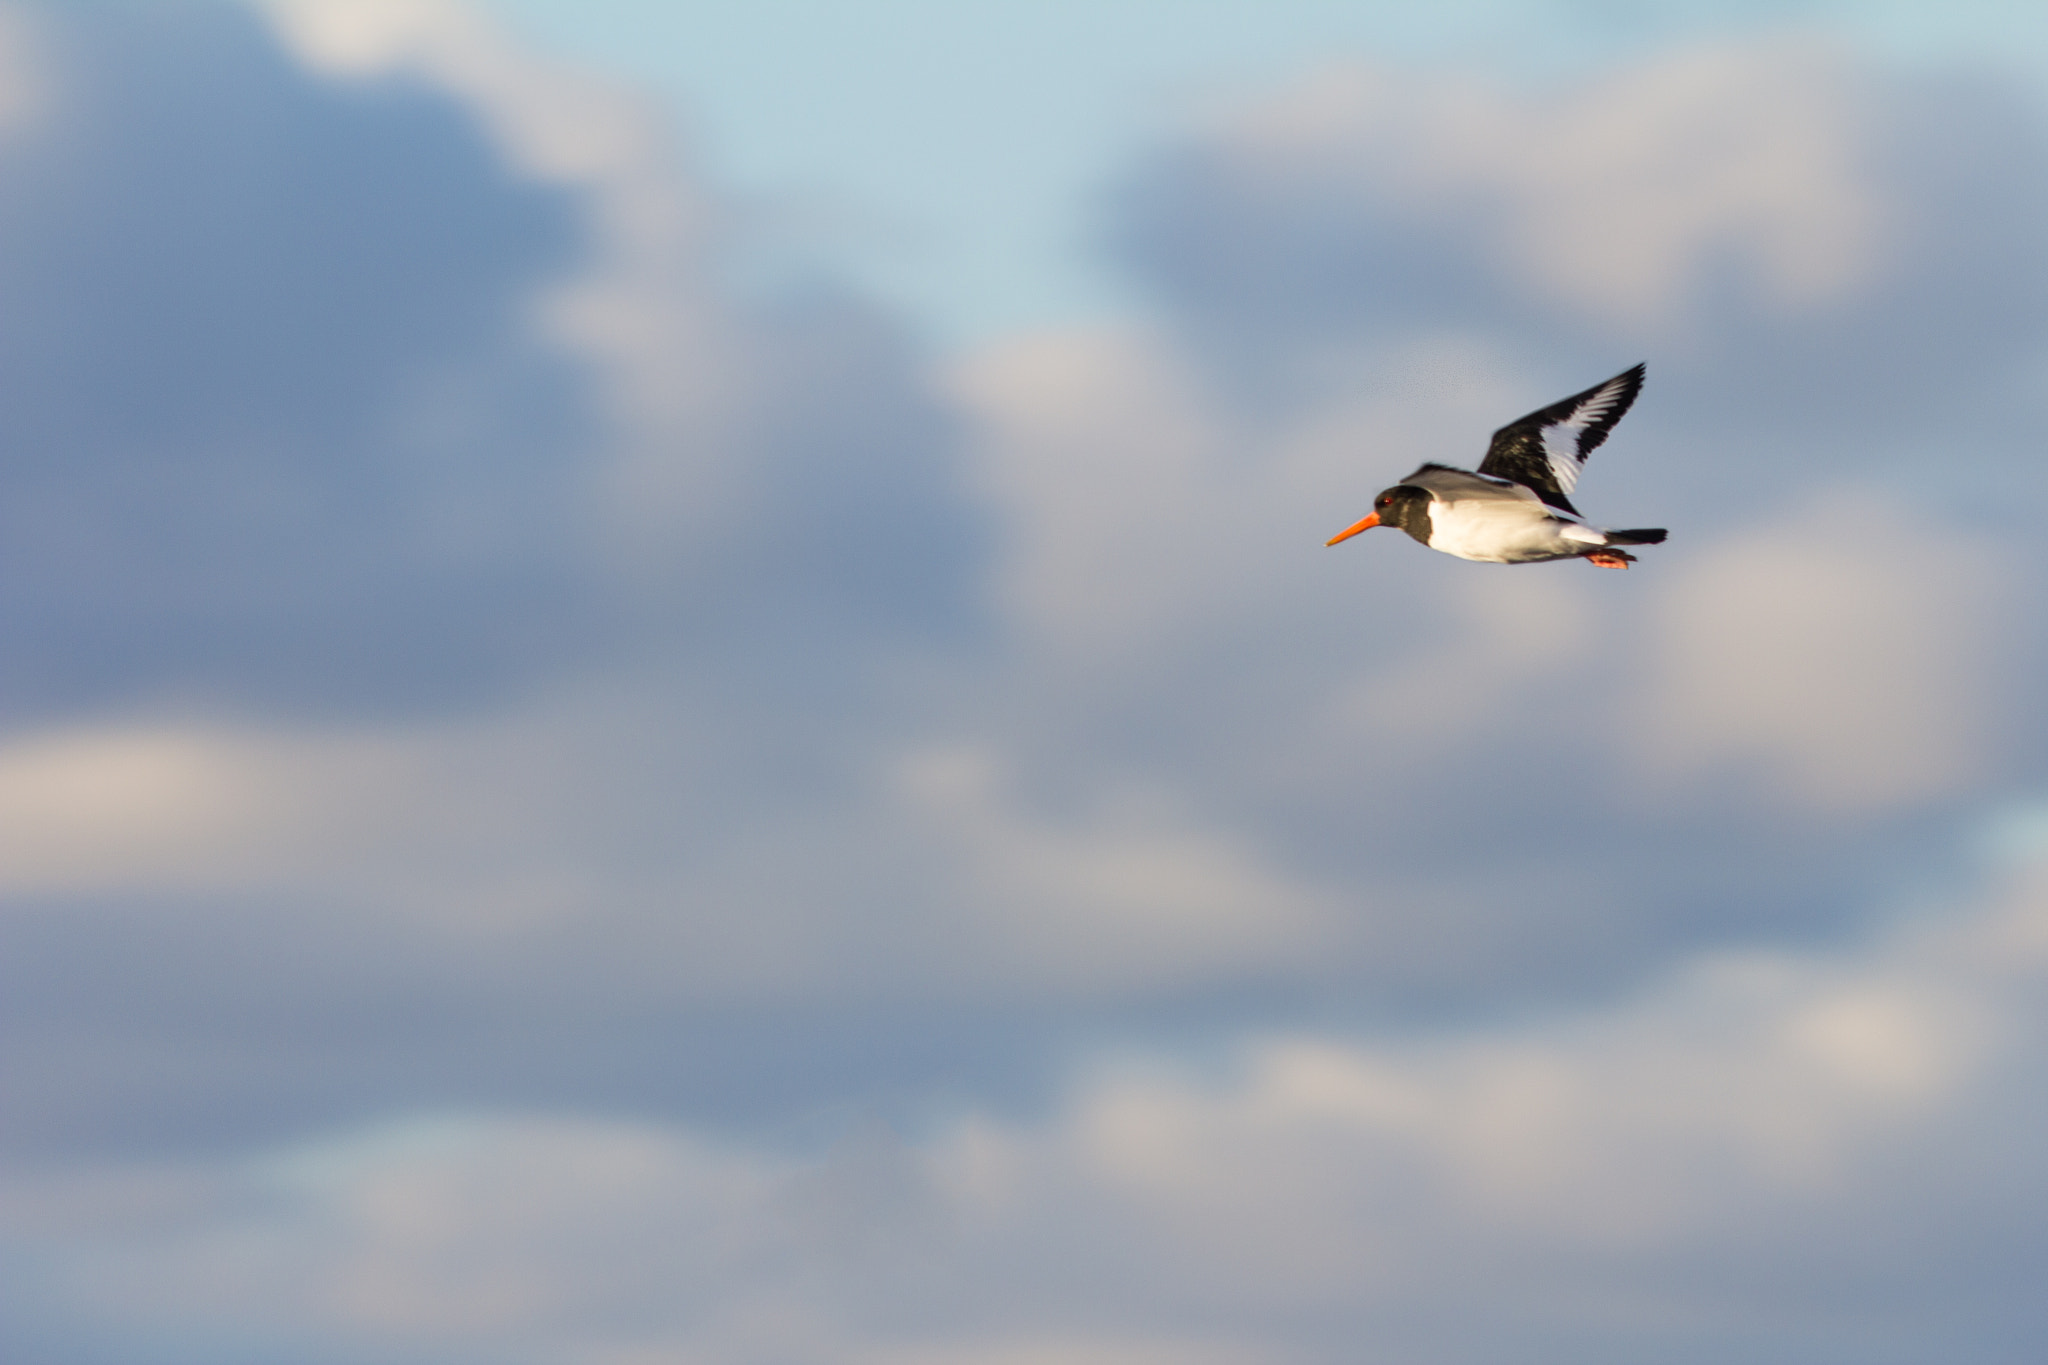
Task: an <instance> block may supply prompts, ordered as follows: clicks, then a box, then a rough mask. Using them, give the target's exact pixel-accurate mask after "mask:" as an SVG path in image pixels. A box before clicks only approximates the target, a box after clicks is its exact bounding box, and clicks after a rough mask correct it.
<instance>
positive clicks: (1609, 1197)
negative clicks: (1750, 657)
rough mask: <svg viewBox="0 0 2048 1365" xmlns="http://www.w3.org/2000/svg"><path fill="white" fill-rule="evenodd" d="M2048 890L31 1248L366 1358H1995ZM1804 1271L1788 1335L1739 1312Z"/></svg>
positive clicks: (334, 1164)
mask: <svg viewBox="0 0 2048 1365" xmlns="http://www.w3.org/2000/svg"><path fill="white" fill-rule="evenodd" d="M2038 872H2039V868H2038V867H2034V868H2032V869H2031V870H2024V871H2023V872H2022V874H2021V875H2020V876H2019V877H2018V878H2017V879H2016V880H2013V881H2010V882H2006V883H2004V884H2002V885H1999V886H1996V887H1995V888H1993V889H1992V891H1991V892H1990V894H1988V895H1987V896H1986V898H1985V899H1984V900H1983V901H1982V902H1981V903H1979V904H1975V905H1969V906H1957V907H1956V908H1955V909H1954V911H1953V912H1952V913H1950V914H1948V915H1946V916H1944V918H1943V919H1941V920H1940V921H1938V922H1934V923H1930V924H1922V925H1915V926H1907V927H1901V928H1897V929H1894V930H1892V931H1890V932H1888V933H1886V934H1883V935H1880V936H1878V937H1877V938H1875V939H1873V940H1871V941H1870V942H1868V943H1867V944H1864V945H1862V946H1858V947H1853V948H1850V949H1848V950H1846V951H1839V952H1833V953H1826V954H1812V953H1809V954H1791V953H1782V952H1779V953H1748V954H1742V955H1726V956H1721V957H1717V958H1709V959H1705V960H1703V961H1701V962H1699V963H1697V964H1695V965H1693V966H1691V967H1688V968H1687V969H1685V970H1683V971H1680V972H1678V973H1675V974H1673V975H1671V976H1669V977H1667V978H1666V979H1664V980H1663V981H1661V982H1659V983H1657V984H1656V985H1655V986H1654V987H1653V988H1651V989H1649V990H1646V991H1645V992H1643V993H1641V994H1640V995H1639V996H1637V997H1636V998H1634V999H1631V1000H1628V1001H1625V1002H1621V1003H1618V1004H1615V1005H1612V1006H1608V1007H1603V1008H1599V1009H1593V1010H1587V1011H1581V1012H1577V1013H1574V1014H1572V1015H1569V1016H1566V1017H1562V1018H1557V1019H1554V1020H1553V1021H1551V1022H1548V1023H1542V1024H1529V1023H1506V1024H1501V1025H1494V1026H1487V1027H1478V1028H1473V1029H1470V1030H1466V1031H1464V1032H1462V1033H1460V1034H1454V1035H1450V1036H1439V1037H1433V1038H1425V1039H1418V1040H1414V1041H1410V1042H1391V1041H1375V1040H1371V1039H1368V1038H1359V1037H1354V1036H1346V1035H1344V1034H1341V1033H1321V1034H1317V1033H1301V1032H1295V1033H1288V1034H1277V1035H1274V1034H1266V1035H1259V1034H1253V1035H1249V1036H1243V1037H1241V1038H1240V1039H1238V1040H1237V1041H1236V1043H1235V1044H1234V1045H1233V1046H1232V1047H1231V1048H1230V1049H1229V1050H1228V1052H1227V1053H1225V1054H1224V1055H1223V1056H1221V1057H1219V1058H1217V1059H1216V1060H1215V1061H1214V1062H1213V1063H1212V1064H1211V1065H1210V1066H1209V1067H1208V1068H1207V1069H1206V1070H1204V1071H1190V1070H1189V1069H1188V1068H1187V1067H1186V1066H1185V1065H1184V1064H1181V1063H1177V1062H1174V1061H1172V1060H1171V1059H1167V1058H1161V1057H1158V1056H1153V1057H1145V1056H1142V1055H1132V1056H1129V1057H1127V1058H1126V1059H1124V1060H1122V1061H1118V1062H1114V1063H1110V1064H1105V1065H1100V1066H1098V1067H1097V1068H1096V1069H1095V1070H1094V1072H1093V1074H1091V1075H1088V1076H1086V1077H1083V1078H1080V1079H1077V1080H1076V1081H1075V1082H1074V1083H1072V1085H1071V1086H1070V1087H1069V1089H1068V1090H1067V1093H1066V1094H1065V1095H1064V1096H1063V1097H1062V1098H1061V1099H1060V1101H1059V1102H1058V1104H1057V1105H1056V1106H1054V1108H1053V1109H1052V1110H1051V1111H1050V1112H1048V1113H1046V1114H1045V1115H1044V1116H1043V1117H1041V1118H1037V1119H1031V1120H1017V1119H1001V1118H997V1117H995V1116H993V1115H990V1114H986V1113H969V1114H965V1115H961V1116H958V1117H956V1118H954V1119H952V1120H949V1121H947V1122H945V1123H943V1124H942V1125H941V1126H939V1127H938V1128H936V1129H934V1130H933V1131H932V1132H931V1133H930V1134H929V1135H928V1136H925V1137H923V1138H920V1139H919V1140H918V1141H916V1142H914V1143H905V1142H904V1141H903V1140H902V1139H900V1138H898V1137H896V1136H894V1135H893V1134H891V1133H890V1132H888V1131H887V1130H886V1129H881V1128H875V1127H872V1126H870V1127H867V1128H855V1129H853V1130H851V1131H849V1132H848V1134H847V1135H846V1137H845V1138H844V1139H843V1140H842V1142H841V1143H840V1144H839V1145H838V1146H837V1147H835V1148H834V1149H833V1150H832V1151H831V1152H829V1153H827V1154H825V1155H823V1156H822V1157H821V1156H819V1155H807V1154H803V1153H792V1152H788V1151H778V1150H777V1149H775V1148H774V1147H768V1146H751V1147H750V1146H745V1145H735V1144H733V1143H731V1142H729V1141H718V1140H712V1139H708V1138H706V1137H704V1136H702V1135H698V1134H693V1133H691V1132H689V1131H688V1130H686V1129H678V1128H673V1127H663V1126H658V1125H650V1124H646V1123H632V1122H619V1121H605V1120H598V1119H591V1118H551V1117H546V1116H540V1115H534V1116H521V1115H498V1116H491V1115H478V1116H474V1117H468V1118H461V1119H447V1120H436V1121H408V1122H405V1123H401V1124H397V1125H393V1126H386V1127H381V1128H376V1129H372V1130H369V1131H363V1132H358V1133H355V1134H352V1135H348V1136H345V1137H337V1138H334V1139H331V1140H328V1141H325V1142H322V1143H320V1144H316V1145H312V1146H303V1147H298V1148H294V1149H286V1150H282V1151H275V1152H272V1153H269V1154H266V1155H262V1156H259V1157H253V1158H245V1159H239V1160H230V1161H217V1162H209V1163H202V1164H196V1165H195V1164H177V1163H171V1164H159V1165H157V1166H154V1167H140V1168H130V1169H112V1170H103V1171H98V1172H92V1173H87V1174H74V1175H63V1174H62V1173H61V1172H59V1173H54V1175H55V1178H46V1179H39V1180H37V1181H35V1182H33V1183H32V1184H30V1185H28V1186H23V1185H21V1184H18V1183H17V1184H16V1185H15V1186H13V1187H12V1188H11V1190H10V1194H9V1200H8V1206H9V1209H10V1218H9V1224H10V1228H11V1237H12V1238H13V1239H16V1240H15V1245H17V1246H19V1245H21V1244H22V1243H21V1241H20V1240H19V1239H23V1238H33V1239H36V1240H39V1241H45V1242H48V1243H50V1244H53V1245H54V1246H55V1247H56V1248H57V1249H58V1254H57V1256H56V1257H55V1259H54V1260H53V1261H52V1262H50V1265H51V1267H52V1269H51V1270H50V1271H49V1272H47V1273H46V1276H45V1279H44V1284H45V1287H46V1289H47V1291H48V1292H49V1295H50V1297H48V1298H46V1300H45V1302H46V1303H48V1304H54V1305H62V1306H63V1307H64V1308H65V1309H66V1310H68V1311H69V1312H71V1313H76V1314H79V1315H82V1316H86V1317H90V1318H92V1319H93V1320H95V1321H98V1322H101V1323H103V1324H110V1325H125V1327H126V1328H127V1329H129V1330H132V1331H135V1332H138V1333H141V1332H147V1331H151V1330H159V1331H160V1330H163V1329H164V1328H165V1327H167V1326H170V1325H172V1324H176V1325H177V1326H178V1328H179V1330H190V1329H192V1328H194V1327H198V1328H201V1329H206V1328H208V1327H209V1326H210V1325H214V1324H225V1323H234V1324H237V1325H238V1330H240V1331H243V1332H248V1333H254V1334H255V1339H256V1340H259V1341H263V1342H267V1343H271V1344H272V1345H273V1347H274V1349H291V1348H292V1345H293V1343H294V1342H296V1341H298V1340H300V1339H313V1340H325V1341H328V1342H330V1343H335V1342H338V1343H344V1344H346V1346H345V1348H346V1349H352V1350H356V1351H361V1352H364V1353H367V1354H366V1355H365V1356H364V1357H363V1358H371V1357H372V1356H375V1357H376V1358H381V1353H388V1352H396V1353H398V1354H399V1355H401V1356H403V1355H404V1354H405V1353H406V1352H423V1351H424V1352H433V1351H439V1350H444V1349H450V1348H459V1349H460V1350H463V1351H474V1350H485V1351H490V1352H496V1353H506V1354H503V1357H502V1358H510V1359H520V1360H528V1359H530V1360H542V1361H553V1360H586V1359H621V1360H630V1359H643V1358H644V1359H654V1358H662V1359H704V1360H718V1361H746V1360H755V1359H768V1358H778V1357H780V1358H787V1357H789V1356H790V1355H792V1354H793V1355H796V1356H799V1357H801V1358H805V1359H815V1360H848V1361H858V1360H866V1359H870V1358H880V1357H883V1356H888V1357H890V1358H897V1357H898V1356H900V1355H901V1354H902V1353H905V1352H908V1353H909V1354H910V1358H922V1357H920V1356H919V1355H918V1353H919V1352H920V1351H922V1352H925V1353H929V1354H931V1355H932V1356H933V1358H941V1357H943V1358H947V1359H967V1360H983V1359H987V1360H1006V1359H1026V1360H1029V1359H1038V1358H1041V1357H1045V1358H1050V1357H1048V1356H1046V1354H1045V1353H1047V1352H1051V1351H1057V1350H1064V1349H1074V1350H1079V1351H1081V1352H1082V1353H1083V1355H1082V1358H1096V1356H1097V1355H1099V1358H1102V1359H1106V1360H1125V1359H1146V1358H1150V1357H1149V1356H1148V1354H1147V1353H1148V1352H1160V1351H1166V1350H1170V1349H1172V1347H1171V1343H1173V1342H1174V1341H1176V1340H1183V1341H1186V1342H1188V1343H1190V1344H1191V1345H1192V1344H1195V1343H1199V1344H1200V1345H1201V1346H1202V1348H1203V1350H1205V1351H1208V1352H1213V1353H1215V1355H1214V1358H1217V1359H1225V1360H1228V1359H1239V1358H1246V1359H1250V1358H1257V1359H1266V1360H1302V1361H1319V1360H1325V1359H1335V1358H1338V1357H1339V1356H1340V1355H1341V1354H1342V1353H1343V1352H1344V1351H1346V1350H1348V1349H1355V1346H1356V1343H1357V1342H1358V1341H1360V1340H1366V1341H1371V1342H1374V1343H1376V1349H1380V1350H1385V1351H1389V1352H1392V1353H1395V1354H1420V1355H1424V1356H1427V1357H1428V1358H1439V1359H1445V1358H1448V1359H1456V1358H1473V1357H1480V1356H1486V1355H1489V1354H1493V1353H1496V1352H1498V1351H1499V1350H1500V1349H1503V1348H1504V1347H1505V1346H1506V1345H1507V1343H1509V1342H1515V1343H1518V1345H1517V1347H1516V1349H1518V1350H1522V1351H1523V1352H1524V1354H1525V1355H1526V1356H1528V1358H1531V1359H1538V1360H1578V1359H1587V1358H1595V1359H1610V1358H1612V1359H1622V1358H1625V1357H1626V1356H1627V1354H1628V1353H1629V1352H1630V1351H1647V1352H1652V1353H1656V1354H1658V1355H1659V1356H1660V1357H1671V1358H1681V1359H1700V1360H1706V1359H1712V1358H1717V1353H1719V1352H1723V1351H1726V1350H1730V1349H1735V1348H1737V1347H1739V1346H1742V1345H1744V1344H1749V1345H1757V1344H1760V1343H1765V1342H1770V1341H1777V1342H1780V1343H1783V1342H1787V1341H1790V1342H1797V1343H1800V1348H1801V1350H1802V1352H1803V1353H1805V1354H1806V1355H1807V1356H1808V1358H1813V1359H1836V1358H1842V1359H1847V1358H1852V1357H1853V1358H1874V1359H1898V1360H1907V1359H1913V1358H1916V1357H1917V1353H1918V1352H1920V1351H1922V1350H1924V1349H1926V1348H1927V1347H1928V1346H1929V1345H1930V1344H1931V1343H1932V1342H1933V1341H1935V1340H1944V1341H1945V1342H1946V1347H1947V1349H1949V1350H1951V1351H1952V1352H1954V1353H1956V1354H1957V1355H1958V1358H1963V1359H1992V1358H1997V1351H1998V1349H1999V1346H1998V1342H1999V1341H2000V1340H2001V1339H2002V1338H2001V1333H2002V1332H2003V1331H2004V1330H2005V1328H2004V1327H2003V1326H2001V1325H2000V1324H1999V1323H1998V1322H1995V1321H1992V1322H1983V1323H1980V1324H1978V1325H1977V1326H1976V1327H1974V1328H1967V1329H1963V1330H1962V1331H1961V1332H1960V1334H1958V1331H1957V1329H1958V1326H1959V1324H1960V1323H1961V1322H1962V1321H1964V1319H1965V1318H1967V1317H1968V1315H1970V1314H1972V1313H1974V1312H1976V1311H1977V1308H1978V1297H1977V1294H1976V1293H1975V1291H1974V1290H1973V1289H1972V1288H1971V1286H1970V1284H1969V1282H1968V1281H1967V1280H1958V1279H1953V1278H1950V1277H1946V1276H1944V1275H1942V1274H1940V1273H1939V1272H1938V1263H1939V1262H1940V1260H1941V1259H1942V1258H1943V1257H1945V1256H1946V1255H1948V1254H1949V1248H1951V1247H1952V1246H1953V1245H1954V1239H1955V1238H1956V1237H1957V1236H1959V1235H1963V1234H1961V1230H1960V1229H1961V1226H1963V1225H1960V1224H1958V1222H1957V1219H1958V1218H1959V1217H1961V1218H1966V1219H1968V1220H1977V1219H1981V1218H1983V1217H1985V1216H1987V1215H1988V1213H1989V1212H1990V1210H1991V1209H1992V1208H1994V1207H1995V1206H1996V1205H1998V1204H1999V1203H2000V1202H2001V1201H2003V1200H2004V1199H2006V1198H2007V1197H2008V1196H2010V1195H2011V1194H2013V1193H2014V1192H2015V1191H2014V1190H2013V1188H2012V1187H2011V1185H2010V1181H2011V1179H2012V1172H2011V1171H2010V1169H2009V1168H2008V1167H2007V1166H2005V1165H2003V1164H2000V1165H1994V1166H1989V1167H1986V1166H1981V1165H1978V1164H1975V1162H1976V1160H1977V1159H1979V1158H1982V1157H1984V1156H1987V1155H1990V1154H1993V1153H1998V1152H2003V1153H2004V1154H2005V1155H2004V1156H2003V1157H2001V1158H1999V1160H2000V1161H2001V1162H2005V1161H2010V1160H2011V1159H2012V1158H2013V1156H2014V1155H2015V1154H2016V1152H2017V1150H2018V1149H2019V1148H2020V1147H2024V1146H2025V1145H2026V1134H2027V1133H2029V1132H2030V1131H2031V1124H2032V1123H2033V1121H2034V1119H2035V1117H2036V1116H2035V1114H2034V1109H2035V1108H2036V1106H2034V1105H2033V1104H2032V1103H2031V1101H2029V1100H2028V1099H2027V1098H2026V1095H2027V1092H2026V1090H2025V1088H2024V1087H2020V1088H2019V1089H2017V1090H2016V1089H2014V1088H2013V1086H2012V1081H2013V1079H2014V1073H2013V1070H2012V1069H2013V1068H2014V1067H2021V1068H2024V1067H2026V1066H2027V1065H2028V1064H2029V1063H2028V1061H2027V1059H2028V1058H2029V1057H2031V1056H2033V1055H2035V1054H2036V1053H2037V1052H2038V1050H2039V1049H2040V1047H2041V1046H2042V1045H2043V1043H2044V1038H2043V1036H2042V1032H2041V1030H2042V1025H2043V1019H2042V1016H2041V1013H2040V1010H2039V1008H2038V996H2039V993H2040V988H2041V984H2042V977H2043V969H2044V966H2048V958H2044V955H2043V946H2044V944H2048V910H2044V906H2048V901H2044V900H2043V898H2042V887H2041V884H2040V878H2039V876H2038V875H2036V874H2038ZM1909 1172H1917V1173H1918V1174H1917V1175H1915V1176H1914V1177H1913V1178H1902V1176H1904V1175H1906V1173H1909ZM1977 1225H1979V1226H1981V1224H1977ZM2012 1254H2014V1255H2017V1256H2018V1257H2020V1258H2021V1259H2022V1262H2023V1263H2025V1264H2033V1263H2035V1262H2037V1261H2038V1259H2039V1256H2040V1247H2039V1243H2038V1237H2036V1238H2033V1239H2031V1240H2027V1239H2022V1241H2021V1242H2019V1243H2018V1244H2016V1245H2014V1246H2013V1248H2012ZM1816 1257H1820V1258H1833V1265H1832V1267H1831V1268H1829V1269H1827V1270H1825V1271H1824V1272H1821V1273H1816V1271H1815V1268H1814V1267H1815V1258H1816ZM1764 1283H1776V1284H1778V1285H1779V1290H1778V1293H1777V1295H1776V1300H1777V1302H1776V1306H1775V1307H1774V1308H1773V1309H1771V1310H1770V1313H1769V1315H1768V1317H1767V1318H1766V1319H1763V1320H1754V1319H1752V1320H1745V1319H1744V1318H1743V1317H1742V1316H1741V1315H1739V1314H1731V1312H1730V1308H1731V1306H1732V1305H1733V1304H1735V1303H1738V1302H1744V1301H1748V1300H1749V1299H1750V1297H1751V1296H1752V1295H1753V1294H1754V1293H1755V1291H1756V1288H1757V1287H1758V1286H1760V1285H1762V1284H1764ZM1106 1286H1115V1289H1114V1292H1111V1293H1105V1292H1104V1288H1105V1287H1106ZM1871 1322H1882V1323H1883V1324H1884V1325H1885V1330H1886V1333H1887V1336H1886V1338H1885V1341H1884V1343H1883V1344H1882V1345H1881V1346H1877V1347H1873V1344H1872V1339H1871V1338H1870V1337H1869V1336H1868V1334H1867V1331H1866V1327H1865V1324H1868V1323H1871ZM1192 1324H1199V1327H1198V1328H1197V1329H1196V1330H1194V1331H1190V1326H1191V1325H1192ZM1062 1334H1064V1336H1062ZM1347 1343H1348V1345H1347ZM1873 1349H1875V1350H1876V1354H1875V1355H1874V1356H1872V1355H1869V1354H1868V1353H1869V1352H1870V1351H1872V1350H1873ZM1090 1353H1094V1354H1090ZM1674 1353H1675V1354H1674ZM1859 1353H1862V1354H1859ZM1197 1358H1209V1357H1208V1356H1204V1355H1198V1356H1197Z"/></svg>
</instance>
